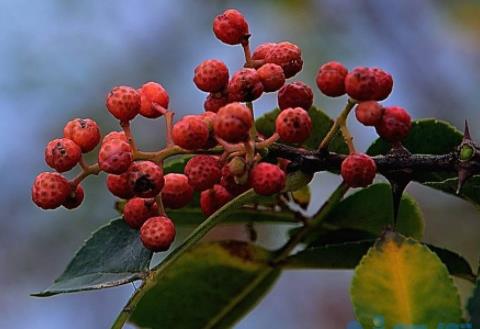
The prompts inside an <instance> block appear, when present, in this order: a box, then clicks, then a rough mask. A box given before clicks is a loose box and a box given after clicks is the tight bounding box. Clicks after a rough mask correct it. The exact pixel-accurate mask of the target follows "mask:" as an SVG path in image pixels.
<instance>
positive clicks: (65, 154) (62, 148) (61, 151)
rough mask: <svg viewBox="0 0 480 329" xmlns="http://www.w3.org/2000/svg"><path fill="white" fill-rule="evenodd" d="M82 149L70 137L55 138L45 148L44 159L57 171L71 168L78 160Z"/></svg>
mask: <svg viewBox="0 0 480 329" xmlns="http://www.w3.org/2000/svg"><path fill="white" fill-rule="evenodd" d="M81 157H82V150H81V149H80V147H79V146H78V145H77V144H76V143H75V142H74V141H72V140H71V139H68V138H57V139H54V140H52V141H50V142H49V143H48V144H47V147H46V148H45V161H46V162H47V164H48V165H49V166H50V167H52V168H53V169H55V170H56V171H58V172H64V171H68V170H70V169H72V168H73V167H75V166H76V164H77V163H78V162H79V161H80V158H81Z"/></svg>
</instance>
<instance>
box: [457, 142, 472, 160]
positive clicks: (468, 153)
mask: <svg viewBox="0 0 480 329" xmlns="http://www.w3.org/2000/svg"><path fill="white" fill-rule="evenodd" d="M474 153H475V151H474V149H473V147H471V146H470V145H466V144H465V145H462V147H461V148H460V161H468V160H470V159H471V158H473V155H474Z"/></svg>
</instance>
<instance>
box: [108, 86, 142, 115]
mask: <svg viewBox="0 0 480 329" xmlns="http://www.w3.org/2000/svg"><path fill="white" fill-rule="evenodd" d="M106 105H107V109H108V111H109V112H110V113H111V114H112V115H113V116H114V117H115V118H117V119H118V120H120V121H122V122H127V121H129V120H132V119H133V118H134V117H135V116H136V115H137V114H138V112H139V111H140V94H139V93H138V92H137V91H136V90H135V89H133V88H131V87H127V86H119V87H114V88H113V89H112V90H111V91H110V93H109V94H108V95H107V101H106Z"/></svg>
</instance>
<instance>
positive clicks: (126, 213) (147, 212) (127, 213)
mask: <svg viewBox="0 0 480 329" xmlns="http://www.w3.org/2000/svg"><path fill="white" fill-rule="evenodd" d="M156 215H158V206H157V204H156V203H155V200H153V199H144V198H133V199H130V200H128V201H127V203H126V204H125V207H124V208H123V220H124V221H125V223H127V225H128V226H130V227H131V228H134V229H139V228H140V227H142V225H143V223H145V221H146V220H147V219H149V218H150V217H155V216H156Z"/></svg>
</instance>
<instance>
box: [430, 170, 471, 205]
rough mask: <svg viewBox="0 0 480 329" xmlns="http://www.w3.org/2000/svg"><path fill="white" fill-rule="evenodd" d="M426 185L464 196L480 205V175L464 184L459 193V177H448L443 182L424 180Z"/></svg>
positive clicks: (465, 198)
mask: <svg viewBox="0 0 480 329" xmlns="http://www.w3.org/2000/svg"><path fill="white" fill-rule="evenodd" d="M423 184H424V185H426V186H429V187H433V188H434V189H437V190H440V191H442V192H445V193H448V194H451V195H454V196H456V197H459V198H462V199H464V200H466V201H468V202H470V203H472V204H474V205H475V206H477V207H480V176H473V177H471V178H470V179H469V180H467V182H466V183H465V184H464V185H463V187H462V189H461V190H460V193H459V194H457V193H456V190H457V186H458V178H448V179H446V180H444V181H441V182H424V183H423Z"/></svg>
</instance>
